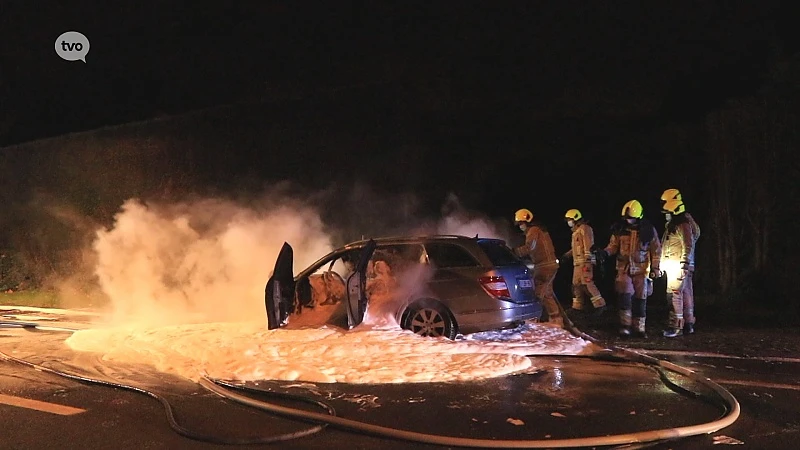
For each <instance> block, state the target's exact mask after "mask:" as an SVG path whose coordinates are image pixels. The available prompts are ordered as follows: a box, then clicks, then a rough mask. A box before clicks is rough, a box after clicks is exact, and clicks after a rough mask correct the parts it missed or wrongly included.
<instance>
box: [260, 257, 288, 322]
mask: <svg viewBox="0 0 800 450" xmlns="http://www.w3.org/2000/svg"><path fill="white" fill-rule="evenodd" d="M293 264H294V250H292V246H291V245H289V243H288V242H284V243H283V247H281V251H280V253H279V254H278V259H277V261H275V270H273V271H272V276H271V277H269V281H267V287H266V289H265V290H264V291H265V292H264V301H265V303H266V306H267V329H269V330H273V329H275V328H279V327H281V326H282V325H284V323H285V321H286V318H287V317H288V316H289V314H290V313H291V312H292V310H293V309H294V308H293V306H294V271H293Z"/></svg>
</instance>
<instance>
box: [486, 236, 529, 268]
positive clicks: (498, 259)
mask: <svg viewBox="0 0 800 450" xmlns="http://www.w3.org/2000/svg"><path fill="white" fill-rule="evenodd" d="M478 245H479V246H480V247H481V249H482V250H483V252H484V253H486V256H487V257H489V260H490V261H491V262H492V265H495V266H513V265H516V264H521V261H520V260H519V259H518V258H517V257H516V256H514V254H513V253H512V252H511V249H509V248H508V247H506V246H505V245H504V244H503V243H501V242H500V241H480V242H478Z"/></svg>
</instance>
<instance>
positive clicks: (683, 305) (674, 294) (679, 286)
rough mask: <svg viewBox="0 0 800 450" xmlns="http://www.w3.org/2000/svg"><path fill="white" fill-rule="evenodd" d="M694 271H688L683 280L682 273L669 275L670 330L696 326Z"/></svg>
mask: <svg viewBox="0 0 800 450" xmlns="http://www.w3.org/2000/svg"><path fill="white" fill-rule="evenodd" d="M693 275H694V272H693V271H687V272H686V276H685V277H683V278H681V272H678V274H677V276H675V274H671V273H668V274H667V296H668V297H671V298H670V303H671V308H670V312H669V326H670V328H683V326H684V325H687V324H689V325H694V321H695V317H694V288H693V287H692V277H693Z"/></svg>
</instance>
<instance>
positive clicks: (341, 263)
mask: <svg viewBox="0 0 800 450" xmlns="http://www.w3.org/2000/svg"><path fill="white" fill-rule="evenodd" d="M360 251H361V250H360V249H355V250H350V251H348V252H345V253H340V254H338V255H334V256H332V257H330V258H327V259H326V260H325V261H324V262H322V264H320V265H319V267H317V269H316V270H314V272H312V274H314V275H319V274H321V273H323V272H328V271H333V272H336V273H337V274H339V275H340V276H341V277H343V278H347V277H348V276H349V275H350V274H351V273H353V270H354V268H355V263H356V262H357V261H358V256H359V252H360Z"/></svg>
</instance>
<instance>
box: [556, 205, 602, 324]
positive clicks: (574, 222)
mask: <svg viewBox="0 0 800 450" xmlns="http://www.w3.org/2000/svg"><path fill="white" fill-rule="evenodd" d="M564 220H565V221H566V222H567V225H568V226H569V228H570V229H571V230H572V247H571V248H570V250H569V251H568V252H567V253H564V256H563V257H562V259H565V260H566V259H570V258H571V259H572V267H573V269H572V310H574V311H583V309H584V308H583V303H584V301H585V298H586V297H589V300H590V301H591V302H592V307H593V308H594V313H595V315H600V314H602V313H603V311H605V309H606V301H605V299H603V296H602V295H601V294H600V290H599V289H597V285H595V283H594V266H595V265H596V264H597V259H596V257H595V254H594V253H593V251H594V230H593V229H592V227H591V225H589V222H588V221H587V220H586V219H584V217H583V215H582V214H581V212H580V211H579V210H577V209H570V210H569V211H567V212H566V213H565V214H564Z"/></svg>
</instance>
